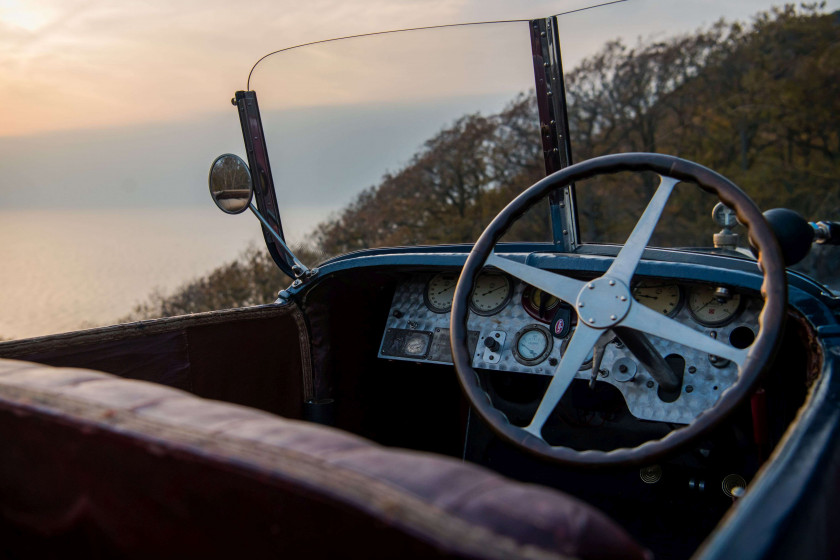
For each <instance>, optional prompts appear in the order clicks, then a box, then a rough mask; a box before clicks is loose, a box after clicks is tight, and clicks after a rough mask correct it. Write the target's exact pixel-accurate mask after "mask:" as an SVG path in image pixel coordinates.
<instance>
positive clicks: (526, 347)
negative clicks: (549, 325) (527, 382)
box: [513, 325, 554, 366]
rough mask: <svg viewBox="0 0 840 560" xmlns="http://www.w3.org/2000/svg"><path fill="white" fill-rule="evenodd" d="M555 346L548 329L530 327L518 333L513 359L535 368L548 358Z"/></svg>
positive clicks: (538, 326) (537, 326) (535, 326)
mask: <svg viewBox="0 0 840 560" xmlns="http://www.w3.org/2000/svg"><path fill="white" fill-rule="evenodd" d="M553 345H554V343H553V341H552V337H551V333H549V332H548V329H546V328H545V327H543V326H542V325H529V326H527V327H525V328H524V329H522V330H521V331H519V332H518V333H516V337H515V339H514V343H513V357H514V358H516V361H517V362H519V363H520V364H523V365H526V366H535V365H537V364H538V363H540V362H542V361H543V360H545V359H546V358H548V355H549V354H550V353H551V349H552V347H553Z"/></svg>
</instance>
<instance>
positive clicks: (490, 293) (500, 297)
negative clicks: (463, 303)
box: [470, 272, 513, 315]
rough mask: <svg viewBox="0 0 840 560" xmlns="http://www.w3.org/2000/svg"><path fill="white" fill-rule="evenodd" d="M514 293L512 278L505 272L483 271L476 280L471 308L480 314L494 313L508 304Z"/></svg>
mask: <svg viewBox="0 0 840 560" xmlns="http://www.w3.org/2000/svg"><path fill="white" fill-rule="evenodd" d="M512 295H513V288H512V286H511V283H510V279H509V278H508V277H507V276H505V275H504V274H499V273H494V272H489V273H481V274H479V275H478V279H477V280H476V281H475V289H474V290H473V293H472V297H471V298H470V308H471V309H472V310H473V311H474V312H476V313H478V314H479V315H494V314H496V313H498V312H499V311H501V310H502V308H503V307H504V306H505V305H507V303H508V302H509V301H510V298H511V296H512Z"/></svg>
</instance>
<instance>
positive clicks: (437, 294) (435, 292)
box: [423, 272, 458, 313]
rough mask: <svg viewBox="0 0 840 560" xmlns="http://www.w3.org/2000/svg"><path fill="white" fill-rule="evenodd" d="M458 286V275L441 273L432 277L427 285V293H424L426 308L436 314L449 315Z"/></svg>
mask: <svg viewBox="0 0 840 560" xmlns="http://www.w3.org/2000/svg"><path fill="white" fill-rule="evenodd" d="M456 284H458V274H457V273H455V272H440V273H438V274H435V275H434V276H432V277H431V278H430V279H429V282H428V283H427V284H426V291H425V292H423V299H424V300H425V301H426V307H428V308H429V309H431V310H432V311H434V312H435V313H449V311H450V310H451V309H452V296H453V295H454V294H455V285H456Z"/></svg>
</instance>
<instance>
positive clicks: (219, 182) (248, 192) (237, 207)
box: [209, 154, 254, 214]
mask: <svg viewBox="0 0 840 560" xmlns="http://www.w3.org/2000/svg"><path fill="white" fill-rule="evenodd" d="M209 180H210V196H212V197H213V202H215V203H216V206H218V207H219V209H220V210H221V211H222V212H224V213H226V214H239V213H241V212H244V211H245V209H246V208H248V206H250V205H251V198H252V197H253V196H254V185H253V183H252V182H251V172H250V171H249V170H248V164H246V163H245V162H244V161H242V158H241V157H239V156H236V155H233V154H223V155H220V156H219V157H217V158H216V159H215V160H214V161H213V165H211V166H210V179H209Z"/></svg>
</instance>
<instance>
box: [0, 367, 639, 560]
mask: <svg viewBox="0 0 840 560" xmlns="http://www.w3.org/2000/svg"><path fill="white" fill-rule="evenodd" d="M0 442H2V460H0V514H2V519H3V522H2V526H0V554H2V555H3V556H10V555H17V556H22V555H35V554H37V555H41V556H51V555H52V556H66V555H67V553H68V552H69V551H73V550H82V551H84V552H85V553H86V554H87V555H88V556H94V557H95V556H103V557H110V556H115V555H119V556H129V557H147V556H150V555H155V556H176V555H184V554H186V555H189V556H197V555H204V556H208V557H221V556H232V555H234V554H236V555H238V556H242V555H246V556H280V555H285V556H290V557H307V558H310V557H317V558H322V557H323V558H326V557H336V556H339V557H343V556H353V557H368V558H402V557H429V556H443V557H468V558H565V557H575V558H644V557H647V556H648V553H647V552H646V551H645V550H644V549H643V548H641V547H640V546H639V545H638V544H636V543H635V542H634V541H633V540H632V539H631V538H630V537H629V536H628V535H627V534H626V533H625V532H624V531H623V530H622V529H620V528H619V527H617V526H616V525H615V524H614V523H613V522H612V521H610V520H609V519H607V518H606V517H605V516H604V515H603V514H601V513H599V512H597V511H595V510H594V509H592V508H590V507H589V506H588V505H586V504H584V503H582V502H579V501H577V500H575V499H573V498H570V497H568V496H566V495H564V494H562V493H559V492H556V491H553V490H550V489H546V488H544V487H540V486H535V485H528V484H522V483H517V482H512V481H510V480H507V479H505V478H503V477H501V476H499V475H497V474H495V473H492V472H490V471H488V470H486V469H483V468H480V467H477V466H474V465H470V464H465V463H463V462H461V461H457V460H454V459H450V458H445V457H439V456H435V455H431V454H426V453H418V452H412V451H406V450H397V449H389V448H384V447H382V446H379V445H376V444H374V443H371V442H369V441H367V440H364V439H362V438H359V437H356V436H353V435H351V434H347V433H344V432H341V431H339V430H335V429H331V428H327V427H323V426H318V425H313V424H308V423H305V422H300V421H293V420H287V419H284V418H280V417H277V416H274V415H271V414H269V413H266V412H261V411H257V410H254V409H250V408H246V407H242V406H237V405H232V404H227V403H222V402H218V401H210V400H205V399H201V398H198V397H195V396H193V395H190V394H188V393H185V392H183V391H180V390H177V389H171V388H168V387H164V386H162V385H155V384H152V383H147V382H142V381H131V380H125V379H120V378H117V377H114V376H112V375H110V374H105V373H101V372H96V371H92V370H84V369H70V368H52V367H47V366H41V365H37V364H32V363H29V362H21V361H13V360H0Z"/></svg>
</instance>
